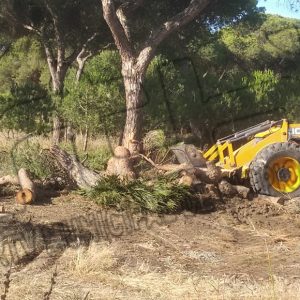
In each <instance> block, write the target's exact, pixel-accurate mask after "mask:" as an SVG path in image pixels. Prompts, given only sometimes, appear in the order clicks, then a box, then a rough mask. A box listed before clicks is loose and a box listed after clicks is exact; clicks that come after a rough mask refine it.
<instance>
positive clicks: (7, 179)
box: [0, 175, 19, 185]
mask: <svg viewBox="0 0 300 300" xmlns="http://www.w3.org/2000/svg"><path fill="white" fill-rule="evenodd" d="M5 184H12V185H18V184H19V178H18V177H17V176H11V175H7V176H3V177H1V178H0V185H5Z"/></svg>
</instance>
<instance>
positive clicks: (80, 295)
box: [0, 194, 300, 299]
mask: <svg viewBox="0 0 300 300" xmlns="http://www.w3.org/2000/svg"><path fill="white" fill-rule="evenodd" d="M293 201H294V202H293ZM297 201H298V200H297V199H296V200H291V201H290V203H288V204H287V205H284V206H282V205H279V204H274V203H272V202H270V201H269V200H268V198H265V197H262V196H260V197H257V198H254V199H253V200H251V201H249V200H241V199H238V198H234V199H227V200H224V201H223V202H222V203H218V204H217V209H216V211H214V212H205V213H202V212H198V213H192V212H189V211H183V212H182V213H180V214H176V215H167V216H158V215H142V214H131V213H130V212H116V211H114V210H105V209H103V208H101V207H99V206H97V205H96V204H94V203H93V202H92V201H90V200H87V199H84V198H82V197H81V196H79V195H77V194H65V195H63V194H62V195H60V196H58V197H53V198H52V197H51V196H49V197H45V198H44V199H41V201H39V202H38V203H37V204H35V205H31V206H20V205H17V204H15V200H14V199H12V198H1V200H0V205H3V206H4V208H5V212H6V213H5V214H0V234H1V241H0V242H1V244H0V271H1V273H0V275H1V277H0V295H5V297H6V298H1V299H224V298H225V299H257V298H260V299H265V298H266V299H269V298H270V299H274V298H275V299H291V298H298V297H299V296H300V288H299V287H300V214H298V211H297V207H298V202H297ZM92 245H94V246H93V248H91V246H92ZM80 249H82V251H83V252H82V253H85V254H84V255H82V256H80V255H79V254H80V253H81V252H80V251H81V250H80ZM103 251H104V252H103ZM97 255H98V256H97ZM88 259H89V260H88ZM100 261H101V264H100ZM9 270H10V273H11V274H9V275H7V272H8V271H9ZM5 274H6V275H5ZM5 278H9V280H8V281H9V284H7V283H6V284H5ZM51 281H52V284H51ZM53 282H54V283H53ZM5 287H6V290H7V291H6V292H5ZM47 292H49V294H47ZM47 295H50V296H49V298H47ZM45 297H46V298H45Z"/></svg>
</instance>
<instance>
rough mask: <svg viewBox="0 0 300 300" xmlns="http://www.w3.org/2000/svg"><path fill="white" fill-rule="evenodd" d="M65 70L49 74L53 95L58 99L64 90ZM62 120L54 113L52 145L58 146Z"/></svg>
mask: <svg viewBox="0 0 300 300" xmlns="http://www.w3.org/2000/svg"><path fill="white" fill-rule="evenodd" d="M65 74H66V70H62V69H59V70H58V71H56V72H54V71H52V72H51V77H52V90H53V93H54V95H56V96H58V97H62V96H63V89H64V79H65ZM63 125H64V122H63V119H62V118H61V116H60V115H59V113H58V112H57V111H56V112H55V114H54V116H53V133H52V144H53V145H58V144H59V143H60V142H61V141H62V138H63V134H64V132H63Z"/></svg>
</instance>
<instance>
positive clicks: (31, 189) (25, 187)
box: [16, 169, 36, 204]
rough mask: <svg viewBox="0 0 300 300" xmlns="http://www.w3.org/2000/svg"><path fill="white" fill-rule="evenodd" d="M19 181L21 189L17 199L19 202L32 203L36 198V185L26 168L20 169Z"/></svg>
mask: <svg viewBox="0 0 300 300" xmlns="http://www.w3.org/2000/svg"><path fill="white" fill-rule="evenodd" d="M18 178H19V183H20V185H21V188H22V189H21V190H20V191H19V192H17V195H16V200H17V203H19V204H31V203H32V202H34V200H35V198H36V192H35V186H34V183H33V182H32V180H31V179H30V178H29V176H28V174H27V172H26V170H25V169H20V170H19V172H18Z"/></svg>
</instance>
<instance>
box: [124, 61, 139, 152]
mask: <svg viewBox="0 0 300 300" xmlns="http://www.w3.org/2000/svg"><path fill="white" fill-rule="evenodd" d="M122 74H123V78H124V86H125V95H126V122H125V127H124V132H123V146H124V147H126V148H127V149H129V150H130V152H132V150H133V149H132V147H133V146H134V144H135V143H136V142H139V141H140V139H141V136H142V120H143V88H142V80H143V77H144V74H143V72H142V71H140V70H139V69H138V68H137V67H136V66H135V65H134V63H133V62H132V61H126V60H125V61H124V62H123V64H122Z"/></svg>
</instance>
